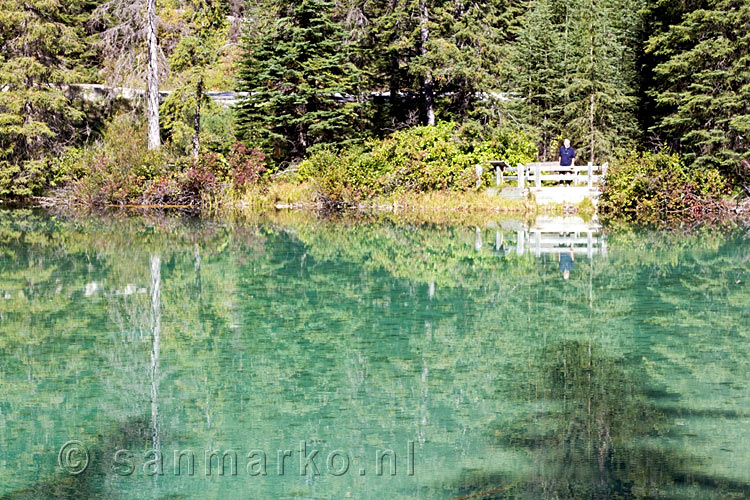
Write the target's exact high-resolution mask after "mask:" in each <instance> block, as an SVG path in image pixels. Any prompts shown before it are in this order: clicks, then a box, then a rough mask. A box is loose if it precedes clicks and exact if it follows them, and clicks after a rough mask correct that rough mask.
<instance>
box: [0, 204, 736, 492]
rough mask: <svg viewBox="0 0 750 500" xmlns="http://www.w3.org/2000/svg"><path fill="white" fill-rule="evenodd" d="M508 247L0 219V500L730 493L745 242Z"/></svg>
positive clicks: (726, 233)
mask: <svg viewBox="0 0 750 500" xmlns="http://www.w3.org/2000/svg"><path fill="white" fill-rule="evenodd" d="M498 237H500V238H501V240H502V246H501V247H500V249H499V250H498V249H496V248H494V247H493V245H492V244H494V243H495V241H496V238H498ZM515 238H517V236H516V233H515V232H514V231H503V230H502V229H501V228H499V227H498V228H495V227H487V228H481V229H480V230H479V231H478V232H477V230H476V229H475V228H473V227H471V228H463V227H439V226H418V227H415V226H397V225H394V224H391V223H372V222H371V223H364V222H359V223H355V222H351V221H342V220H327V221H323V220H314V219H308V218H305V217H303V216H301V215H294V214H293V215H290V216H288V217H286V218H279V219H275V220H269V221H266V222H262V223H229V222H216V221H195V220H186V219H180V218H178V217H166V218H154V217H122V216H98V217H79V218H70V217H62V216H56V217H55V216H50V215H47V214H44V213H40V212H29V211H12V212H2V213H0V241H1V242H2V245H1V246H0V388H1V392H0V497H1V498H14V499H15V498H76V499H81V498H92V499H93V498H150V499H151V498H154V499H157V498H165V499H166V498H222V499H224V498H227V499H233V498H237V499H240V498H242V499H248V498H254V499H275V498H305V499H312V498H315V499H341V498H353V499H381V498H392V499H407V498H409V499H416V498H420V499H433V498H434V499H451V498H480V499H488V498H550V499H552V498H570V499H573V498H745V497H748V496H750V451H749V450H750V446H749V445H750V426H749V425H748V424H750V387H749V386H748V373H749V371H748V368H750V356H749V355H750V312H748V306H750V287H748V282H749V281H750V245H749V243H750V235H748V232H747V230H743V229H725V230H715V229H714V230H710V231H709V230H707V231H699V232H696V233H693V234H690V235H670V234H667V233H642V232H641V233H637V232H628V231H619V232H616V233H612V234H609V235H608V237H607V240H606V241H607V250H608V251H607V252H606V254H605V255H601V254H595V255H592V256H590V257H589V256H587V255H586V254H585V253H584V254H578V255H576V256H575V261H574V267H573V270H572V271H571V275H570V279H569V280H564V279H563V277H562V274H561V271H560V264H559V262H558V255H557V254H556V253H554V252H553V253H551V254H540V255H536V253H535V251H534V250H533V245H531V244H528V247H530V248H532V251H531V252H530V253H529V252H523V253H522V255H518V252H517V251H516V247H515ZM479 240H481V242H482V244H481V245H479V248H477V247H478V245H476V243H477V242H478V241H479ZM488 243H489V245H488ZM157 292H158V293H157ZM71 440H76V441H78V442H80V444H81V445H83V446H85V448H86V450H87V456H88V461H87V466H86V468H85V470H84V471H83V472H82V473H80V474H77V475H73V474H71V473H70V472H78V469H80V468H81V465H82V464H84V463H85V461H84V458H85V457H84V455H83V454H82V453H78V452H77V451H75V450H74V451H71V448H70V447H68V448H66V449H65V450H63V453H62V454H61V453H60V450H61V447H63V445H64V444H65V443H67V442H69V441H71ZM69 446H73V445H69ZM301 447H302V448H304V451H305V452H306V453H307V454H310V453H314V452H315V451H316V450H317V455H315V456H314V457H311V462H309V463H308V466H307V469H306V471H305V474H300V464H301V462H303V460H301V457H300V448H301ZM154 449H155V450H157V452H152V451H150V450H154ZM207 449H208V450H215V451H218V453H219V454H220V455H222V454H224V453H226V454H227V457H228V458H227V459H225V461H226V464H225V465H226V469H225V473H224V475H220V474H219V472H218V469H219V467H218V464H217V462H218V459H217V458H213V459H212V461H211V464H212V467H211V475H210V476H207V475H206V463H207V460H206V457H205V450H207ZM253 450H255V454H254V455H252V456H251V457H250V458H248V453H250V452H252V451H253ZM279 450H281V451H282V455H283V452H284V450H289V451H290V453H289V456H288V457H286V458H284V471H283V474H282V473H281V471H280V470H279ZM334 450H338V451H337V452H336V453H334V454H333V455H331V453H332V452H333V451H334ZM384 450H392V452H390V451H385V452H384ZM175 452H177V453H178V454H179V453H180V452H184V453H185V458H183V459H182V462H181V468H180V474H179V475H177V474H176V473H175V467H174V463H175V459H174V458H175ZM261 452H262V453H261ZM118 453H119V454H118ZM191 453H192V455H193V456H194V474H193V475H190V471H189V465H188V462H189V455H190V454H191ZM263 453H264V454H265V458H266V460H265V475H263V474H260V475H251V473H253V474H255V473H258V472H263V468H262V461H261V460H260V457H262V456H263ZM234 454H236V456H237V468H236V469H237V474H236V475H233V474H232V470H231V462H232V457H233V456H234ZM384 454H385V455H387V456H385V458H382V460H380V462H381V463H382V470H381V471H380V472H381V474H380V475H379V474H378V470H377V468H378V462H379V460H378V459H377V457H378V456H381V457H382V456H383V455H384ZM393 455H395V457H396V459H395V462H396V470H395V475H392V474H391V473H392V470H391V467H390V462H391V458H392V457H393ZM159 456H161V459H162V463H163V469H162V470H160V469H159V467H158V466H157V465H155V464H154V463H153V462H157V463H158V457H159ZM329 457H331V460H332V462H331V463H329V461H328V458H329ZM344 457H346V458H344ZM149 460H151V463H147V462H148V461H149ZM345 461H348V468H347V469H346V470H345V471H344V472H343V473H342V471H343V470H344V465H345ZM61 463H62V465H63V466H64V467H66V468H63V467H61ZM313 463H314V465H315V467H317V469H318V472H319V474H318V475H316V474H314V472H313V465H312V464H313ZM154 472H157V473H156V474H153V473H154ZM160 472H162V473H160ZM339 473H341V474H340V475H335V474H339Z"/></svg>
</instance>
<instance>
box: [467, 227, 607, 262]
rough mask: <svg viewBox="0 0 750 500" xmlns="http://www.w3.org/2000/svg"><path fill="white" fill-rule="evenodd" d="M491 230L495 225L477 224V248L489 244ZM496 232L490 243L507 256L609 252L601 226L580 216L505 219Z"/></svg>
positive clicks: (496, 250) (475, 242)
mask: <svg viewBox="0 0 750 500" xmlns="http://www.w3.org/2000/svg"><path fill="white" fill-rule="evenodd" d="M487 231H490V232H492V228H490V229H488V230H484V231H483V230H482V229H480V228H476V236H475V240H474V248H475V250H477V251H481V250H482V248H483V247H485V244H484V241H485V238H483V236H485V237H486V236H489V235H486V234H485V233H486V232H487ZM494 233H495V234H494V240H495V241H494V242H492V239H491V238H487V239H486V241H487V246H490V247H491V250H492V251H493V252H494V253H497V254H500V255H503V256H505V255H509V254H512V253H515V254H516V255H518V256H522V255H524V254H526V253H529V254H532V255H535V256H536V257H541V256H542V255H544V254H557V253H559V252H562V251H565V252H570V251H572V252H573V253H574V254H580V255H586V256H587V257H588V258H589V259H591V258H593V257H594V256H595V255H599V256H603V257H606V256H607V240H606V236H605V235H604V233H603V232H602V229H601V226H598V225H596V224H588V223H586V222H584V221H583V219H580V218H578V217H556V218H543V219H542V218H540V219H538V221H537V222H536V223H535V224H534V225H532V226H530V227H526V226H525V225H523V224H521V223H520V222H518V223H505V224H502V223H501V224H500V225H498V226H497V227H495V229H494Z"/></svg>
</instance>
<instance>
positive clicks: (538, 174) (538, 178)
mask: <svg viewBox="0 0 750 500" xmlns="http://www.w3.org/2000/svg"><path fill="white" fill-rule="evenodd" d="M534 175H536V179H535V181H536V187H538V188H540V187H542V166H541V165H540V164H538V163H537V164H536V170H535V172H534Z"/></svg>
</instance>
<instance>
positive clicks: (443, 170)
mask: <svg viewBox="0 0 750 500" xmlns="http://www.w3.org/2000/svg"><path fill="white" fill-rule="evenodd" d="M533 154H534V145H533V143H532V142H531V141H530V140H529V139H528V138H526V137H525V136H523V135H521V134H515V133H503V132H496V133H494V134H491V135H489V136H488V137H483V136H482V135H481V134H479V133H477V131H476V130H475V129H473V128H470V127H459V126H458V125H456V124H455V123H447V122H443V123H439V124H438V125H436V126H434V127H414V128H411V129H407V130H401V131H398V132H395V133H394V134H392V135H390V136H389V137H386V138H385V139H382V140H371V141H368V142H367V143H365V145H364V147H353V148H349V149H347V150H344V151H343V152H341V153H338V154H337V153H335V152H333V151H331V150H322V151H318V152H317V153H314V154H313V155H312V156H311V157H309V158H308V159H307V160H305V161H304V162H302V163H301V164H300V166H299V169H298V176H299V177H300V179H303V180H307V179H312V180H314V181H315V182H316V183H317V184H318V189H319V191H320V194H321V196H322V197H323V198H325V199H328V200H331V201H334V202H337V203H340V202H343V203H347V202H356V201H359V200H362V199H366V198H370V197H373V196H380V195H389V194H391V193H399V192H425V191H435V190H468V189H473V188H474V186H475V184H476V178H475V166H476V165H477V164H484V165H485V166H487V162H488V161H489V160H492V159H497V160H502V159H504V160H506V161H509V162H523V161H529V160H530V159H531V158H533ZM484 170H485V178H484V182H485V183H488V182H489V180H490V177H491V174H490V172H489V170H490V169H488V168H485V169H484Z"/></svg>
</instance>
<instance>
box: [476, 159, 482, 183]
mask: <svg viewBox="0 0 750 500" xmlns="http://www.w3.org/2000/svg"><path fill="white" fill-rule="evenodd" d="M474 173H476V174H477V189H479V188H480V187H482V165H480V164H478V163H477V165H476V166H475V167H474Z"/></svg>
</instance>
